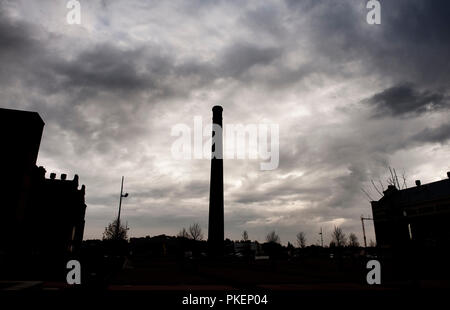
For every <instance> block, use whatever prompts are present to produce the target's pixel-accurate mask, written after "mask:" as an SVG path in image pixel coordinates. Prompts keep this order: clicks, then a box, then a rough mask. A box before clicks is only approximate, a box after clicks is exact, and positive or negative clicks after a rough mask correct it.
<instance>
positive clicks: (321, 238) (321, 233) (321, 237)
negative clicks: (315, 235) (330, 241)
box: [319, 227, 323, 248]
mask: <svg viewBox="0 0 450 310" xmlns="http://www.w3.org/2000/svg"><path fill="white" fill-rule="evenodd" d="M319 235H320V244H321V245H322V248H323V232H322V227H320V233H319Z"/></svg>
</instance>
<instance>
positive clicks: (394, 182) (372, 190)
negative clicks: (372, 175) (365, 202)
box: [361, 167, 408, 201]
mask: <svg viewBox="0 0 450 310" xmlns="http://www.w3.org/2000/svg"><path fill="white" fill-rule="evenodd" d="M387 169H388V171H389V177H388V178H387V179H386V183H387V185H388V186H389V185H391V186H395V187H396V188H397V189H405V188H408V185H407V183H406V176H405V171H403V173H402V174H401V175H400V177H401V182H400V181H399V177H398V175H397V171H396V170H395V168H392V167H387ZM370 183H371V185H372V186H371V187H370V186H369V190H368V189H366V188H364V187H361V191H362V192H363V193H364V195H365V196H366V197H367V198H368V199H369V201H373V200H374V199H373V198H372V196H373V195H376V196H379V197H380V198H381V197H383V195H384V189H385V187H384V184H383V182H382V181H381V180H378V184H379V186H378V185H377V184H376V183H375V181H374V180H373V179H371V180H370Z"/></svg>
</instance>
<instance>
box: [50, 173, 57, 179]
mask: <svg viewBox="0 0 450 310" xmlns="http://www.w3.org/2000/svg"><path fill="white" fill-rule="evenodd" d="M50 179H51V180H54V179H56V173H54V172H52V173H50Z"/></svg>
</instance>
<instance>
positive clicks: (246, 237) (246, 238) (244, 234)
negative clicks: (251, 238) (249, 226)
mask: <svg viewBox="0 0 450 310" xmlns="http://www.w3.org/2000/svg"><path fill="white" fill-rule="evenodd" d="M242 240H244V241H247V240H248V233H247V231H246V230H244V231H243V232H242Z"/></svg>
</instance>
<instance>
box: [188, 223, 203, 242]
mask: <svg viewBox="0 0 450 310" xmlns="http://www.w3.org/2000/svg"><path fill="white" fill-rule="evenodd" d="M189 235H190V236H191V239H192V240H202V239H203V233H202V228H201V227H200V224H198V223H194V224H192V225H191V226H189Z"/></svg>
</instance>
